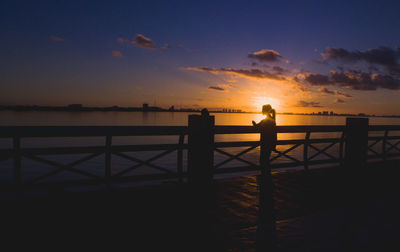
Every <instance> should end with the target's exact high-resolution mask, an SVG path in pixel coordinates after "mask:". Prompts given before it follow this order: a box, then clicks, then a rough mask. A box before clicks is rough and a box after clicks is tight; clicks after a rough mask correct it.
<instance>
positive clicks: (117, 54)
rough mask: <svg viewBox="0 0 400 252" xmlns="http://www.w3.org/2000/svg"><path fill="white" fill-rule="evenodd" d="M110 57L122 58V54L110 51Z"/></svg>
mask: <svg viewBox="0 0 400 252" xmlns="http://www.w3.org/2000/svg"><path fill="white" fill-rule="evenodd" d="M112 56H114V57H122V53H121V52H120V51H112Z"/></svg>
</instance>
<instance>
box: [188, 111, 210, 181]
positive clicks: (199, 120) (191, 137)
mask: <svg viewBox="0 0 400 252" xmlns="http://www.w3.org/2000/svg"><path fill="white" fill-rule="evenodd" d="M188 133H189V134H188V182H189V183H190V184H191V185H195V186H200V187H201V186H203V185H204V186H208V185H210V184H211V182H212V179H213V172H214V116H209V115H208V114H203V115H189V132H188ZM204 189H206V188H204Z"/></svg>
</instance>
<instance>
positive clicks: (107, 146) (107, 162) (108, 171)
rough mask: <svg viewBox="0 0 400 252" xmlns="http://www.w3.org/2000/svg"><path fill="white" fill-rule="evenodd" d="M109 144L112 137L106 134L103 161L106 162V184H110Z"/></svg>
mask: <svg viewBox="0 0 400 252" xmlns="http://www.w3.org/2000/svg"><path fill="white" fill-rule="evenodd" d="M111 144H112V137H111V136H110V135H108V136H106V151H105V162H106V171H105V176H106V181H107V184H110V180H111Z"/></svg>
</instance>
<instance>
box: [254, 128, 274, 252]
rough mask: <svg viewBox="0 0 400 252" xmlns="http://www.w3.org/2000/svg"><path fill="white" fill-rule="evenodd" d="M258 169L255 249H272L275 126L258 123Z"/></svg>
mask: <svg viewBox="0 0 400 252" xmlns="http://www.w3.org/2000/svg"><path fill="white" fill-rule="evenodd" d="M260 130H261V131H260V169H261V175H259V176H258V177H257V182H258V186H259V221H258V228H257V234H256V249H257V251H267V250H268V251H269V250H272V251H274V250H275V249H276V241H277V240H276V224H275V210H274V197H273V191H274V184H273V181H272V174H271V167H270V164H269V160H270V155H271V152H272V149H273V147H274V145H275V144H276V142H275V141H276V134H277V132H276V126H275V125H273V124H261V125H260Z"/></svg>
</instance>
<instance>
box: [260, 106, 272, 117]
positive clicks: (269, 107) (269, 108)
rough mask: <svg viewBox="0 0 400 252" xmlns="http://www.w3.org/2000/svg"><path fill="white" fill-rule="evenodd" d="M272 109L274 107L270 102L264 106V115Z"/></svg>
mask: <svg viewBox="0 0 400 252" xmlns="http://www.w3.org/2000/svg"><path fill="white" fill-rule="evenodd" d="M271 110H272V107H271V105H269V104H267V105H264V106H262V113H263V115H266V114H268V113H269V112H270V111H271Z"/></svg>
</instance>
